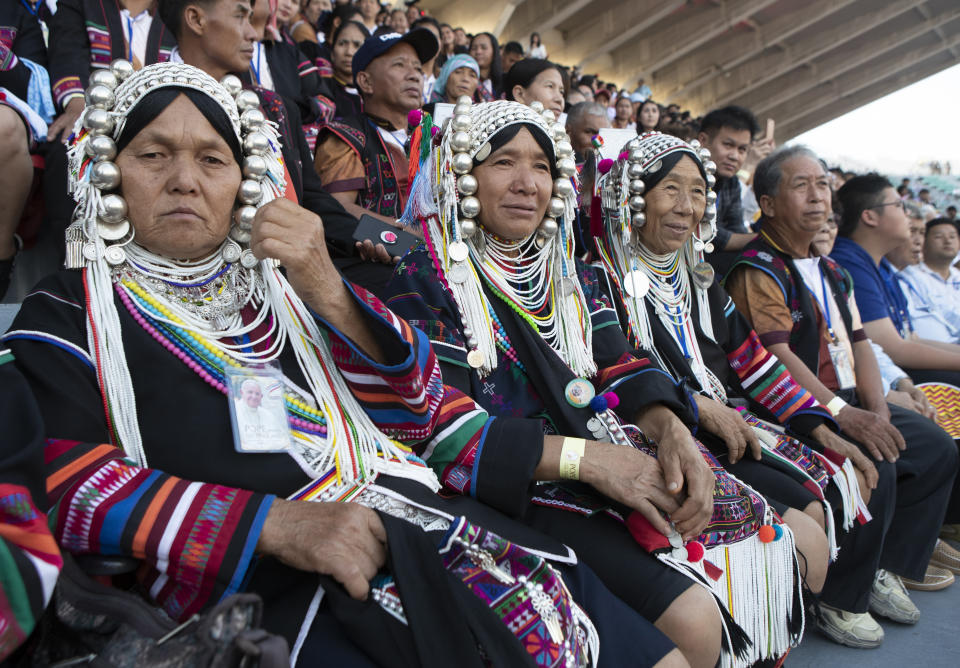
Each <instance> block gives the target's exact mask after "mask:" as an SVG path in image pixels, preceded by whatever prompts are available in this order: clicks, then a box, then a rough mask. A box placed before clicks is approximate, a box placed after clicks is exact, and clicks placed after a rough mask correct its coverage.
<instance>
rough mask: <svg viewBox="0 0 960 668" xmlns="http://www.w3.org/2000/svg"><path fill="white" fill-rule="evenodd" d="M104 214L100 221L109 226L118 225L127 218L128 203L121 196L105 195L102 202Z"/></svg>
mask: <svg viewBox="0 0 960 668" xmlns="http://www.w3.org/2000/svg"><path fill="white" fill-rule="evenodd" d="M100 205H101V207H102V208H103V212H102V213H101V214H100V220H102V221H103V222H105V223H109V224H114V225H115V224H116V223H119V222H120V221H122V220H123V219H124V218H126V217H127V201H126V200H125V199H123V198H122V197H121V196H120V195H113V194H110V195H104V196H103V197H102V198H101V200H100Z"/></svg>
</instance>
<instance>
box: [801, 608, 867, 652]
mask: <svg viewBox="0 0 960 668" xmlns="http://www.w3.org/2000/svg"><path fill="white" fill-rule="evenodd" d="M817 627H818V628H819V629H820V631H821V632H822V633H823V634H824V635H825V636H827V637H828V638H830V640H832V641H833V642H835V643H839V644H841V645H846V646H847V647H854V648H856V649H873V648H874V647H879V646H880V643H882V642H883V629H882V628H881V627H880V625H879V624H877V620H875V619H874V618H873V617H872V616H871V615H870V613H869V612H861V613H859V614H858V613H854V612H847V611H846V610H840V609H839V608H834V607H832V606H829V605H827V604H825V603H821V604H820V618H819V619H818V620H817Z"/></svg>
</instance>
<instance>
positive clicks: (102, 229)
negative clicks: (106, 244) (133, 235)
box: [97, 220, 130, 241]
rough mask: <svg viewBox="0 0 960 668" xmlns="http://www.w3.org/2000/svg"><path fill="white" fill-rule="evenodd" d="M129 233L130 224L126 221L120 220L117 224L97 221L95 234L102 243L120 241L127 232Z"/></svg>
mask: <svg viewBox="0 0 960 668" xmlns="http://www.w3.org/2000/svg"><path fill="white" fill-rule="evenodd" d="M129 231H130V223H129V222H128V221H126V220H121V221H120V222H119V223H105V222H103V221H102V220H98V221H97V234H99V235H100V238H101V239H103V240H104V241H120V239H123V238H124V237H125V236H127V232H129Z"/></svg>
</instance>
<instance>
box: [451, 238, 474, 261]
mask: <svg viewBox="0 0 960 668" xmlns="http://www.w3.org/2000/svg"><path fill="white" fill-rule="evenodd" d="M468 257H470V249H469V248H468V247H467V244H465V243H464V242H462V241H454V242H453V243H452V244H450V259H451V260H453V261H454V262H463V261H464V260H466V259H467V258H468Z"/></svg>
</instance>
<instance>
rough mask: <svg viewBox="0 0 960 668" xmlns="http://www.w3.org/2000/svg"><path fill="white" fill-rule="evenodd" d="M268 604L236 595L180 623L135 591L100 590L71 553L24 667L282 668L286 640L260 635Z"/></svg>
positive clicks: (253, 596) (22, 657) (287, 658)
mask: <svg viewBox="0 0 960 668" xmlns="http://www.w3.org/2000/svg"><path fill="white" fill-rule="evenodd" d="M262 614H263V602H262V601H261V599H260V597H259V596H257V595H256V594H234V595H232V596H230V597H228V598H225V599H224V600H223V601H221V602H220V603H218V604H217V605H216V606H214V607H213V608H212V609H210V610H207V611H205V612H204V613H203V614H196V615H194V616H193V617H191V618H189V619H187V620H186V621H184V622H182V623H180V624H178V623H177V622H176V621H174V620H173V619H171V618H170V617H169V616H168V615H167V614H166V613H164V612H163V611H162V610H161V609H159V608H157V607H155V606H153V605H151V604H150V603H149V602H148V601H147V600H146V599H145V598H144V597H143V596H141V595H140V594H139V593H137V592H135V591H124V590H123V589H119V588H115V587H110V586H107V585H104V584H101V583H99V582H97V581H96V580H94V579H93V578H91V577H90V576H89V575H87V574H86V573H85V572H84V571H83V570H81V568H80V567H79V566H78V565H77V563H76V562H75V561H74V559H73V558H72V557H71V556H70V555H69V554H64V564H63V570H62V571H61V573H60V579H59V580H58V582H57V586H56V589H55V590H54V592H53V596H52V598H51V601H50V604H49V605H48V606H47V610H46V612H45V613H44V615H43V617H41V619H40V623H39V625H38V628H37V629H36V631H35V636H34V638H32V639H31V642H30V643H29V644H28V646H27V647H26V648H25V650H26V651H25V652H23V653H21V654H20V655H19V661H17V662H16V663H17V665H19V666H30V667H33V666H37V667H39V666H44V667H48V668H53V667H57V668H67V667H68V666H91V667H93V668H133V667H134V666H136V667H138V668H139V667H150V668H161V667H164V668H165V667H170V668H173V667H174V666H176V667H177V668H240V667H243V668H255V667H259V668H280V667H281V666H282V667H286V666H289V665H290V651H289V647H288V645H287V641H286V639H285V638H283V637H281V636H278V635H274V634H271V633H269V632H267V631H266V630H264V629H262V628H260V623H261V618H262Z"/></svg>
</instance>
